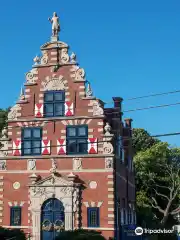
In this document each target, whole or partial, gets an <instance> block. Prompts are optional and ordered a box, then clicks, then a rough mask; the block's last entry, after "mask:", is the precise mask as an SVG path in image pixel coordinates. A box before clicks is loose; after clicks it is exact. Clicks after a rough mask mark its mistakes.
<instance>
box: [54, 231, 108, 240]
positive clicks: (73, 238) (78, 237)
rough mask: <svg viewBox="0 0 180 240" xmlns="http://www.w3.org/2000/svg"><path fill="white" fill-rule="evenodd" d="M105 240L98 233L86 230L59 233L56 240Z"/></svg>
mask: <svg viewBox="0 0 180 240" xmlns="http://www.w3.org/2000/svg"><path fill="white" fill-rule="evenodd" d="M61 239H63V240H105V238H104V237H103V236H102V235H101V233H100V232H97V231H93V230H92V231H88V230H83V229H79V230H74V231H63V232H60V233H59V235H58V237H56V240H61Z"/></svg>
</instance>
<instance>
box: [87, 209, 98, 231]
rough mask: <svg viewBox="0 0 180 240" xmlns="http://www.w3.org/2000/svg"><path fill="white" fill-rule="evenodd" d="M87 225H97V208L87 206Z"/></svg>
mask: <svg viewBox="0 0 180 240" xmlns="http://www.w3.org/2000/svg"><path fill="white" fill-rule="evenodd" d="M87 216H88V227H99V225H100V224H99V208H98V207H92V208H91V207H90V208H87Z"/></svg>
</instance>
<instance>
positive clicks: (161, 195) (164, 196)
mask: <svg viewBox="0 0 180 240" xmlns="http://www.w3.org/2000/svg"><path fill="white" fill-rule="evenodd" d="M153 190H154V191H155V193H156V195H158V196H160V197H163V198H166V199H167V200H168V201H170V199H169V198H168V196H166V195H164V194H162V193H158V192H157V191H156V189H154V188H153Z"/></svg>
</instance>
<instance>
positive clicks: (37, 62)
mask: <svg viewBox="0 0 180 240" xmlns="http://www.w3.org/2000/svg"><path fill="white" fill-rule="evenodd" d="M40 61H41V58H40V57H38V56H35V58H34V59H33V62H34V64H35V65H38V64H39V63H40Z"/></svg>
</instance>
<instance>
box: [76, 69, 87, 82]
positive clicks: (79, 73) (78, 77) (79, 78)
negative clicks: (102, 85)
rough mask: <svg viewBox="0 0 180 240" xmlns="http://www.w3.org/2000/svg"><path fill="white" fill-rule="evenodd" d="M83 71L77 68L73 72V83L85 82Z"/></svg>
mask: <svg viewBox="0 0 180 240" xmlns="http://www.w3.org/2000/svg"><path fill="white" fill-rule="evenodd" d="M84 78H85V71H84V69H83V68H79V67H77V70H76V72H75V81H85V80H84Z"/></svg>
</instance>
